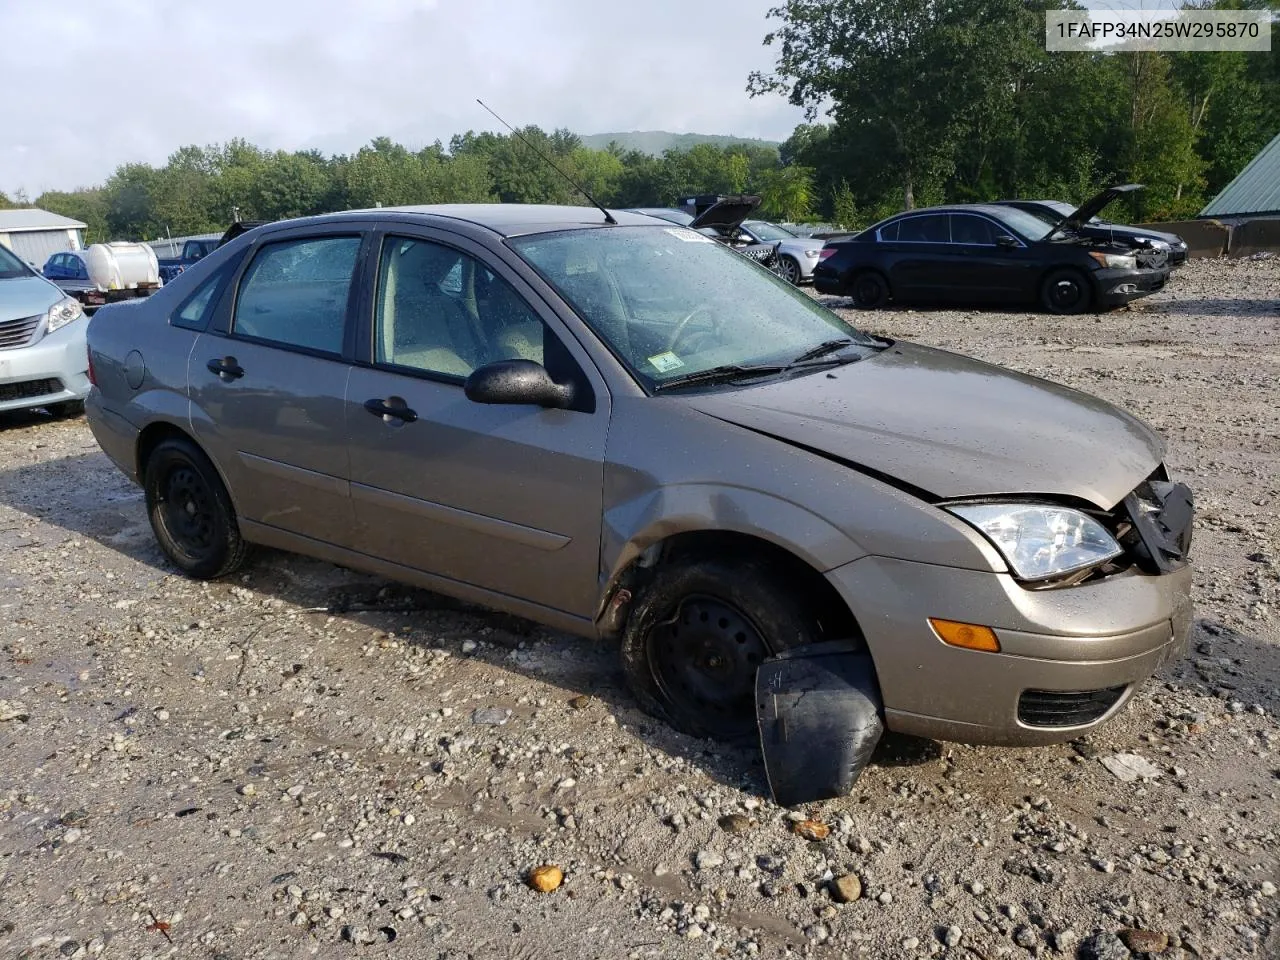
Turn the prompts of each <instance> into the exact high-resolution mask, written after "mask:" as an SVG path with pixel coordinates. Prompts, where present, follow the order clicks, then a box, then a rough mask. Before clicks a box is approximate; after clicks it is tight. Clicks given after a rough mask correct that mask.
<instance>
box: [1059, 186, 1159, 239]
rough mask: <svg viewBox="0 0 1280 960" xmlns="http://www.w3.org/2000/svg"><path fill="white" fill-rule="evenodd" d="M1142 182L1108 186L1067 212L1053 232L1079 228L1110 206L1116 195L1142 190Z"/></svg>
mask: <svg viewBox="0 0 1280 960" xmlns="http://www.w3.org/2000/svg"><path fill="white" fill-rule="evenodd" d="M1141 189H1142V184H1140V183H1122V184H1119V185H1118V186H1114V187H1107V188H1106V189H1105V190H1102V191H1100V192H1099V193H1097V194H1095V195H1094V196H1092V197H1090V198H1089V199H1088V200H1086V201H1085V202H1084V203H1082V204H1080V206H1078V207H1076V208H1075V210H1073V211H1072V212H1071V213H1069V214H1067V215H1066V216H1065V217H1063V218H1062V219H1061V220H1059V221H1058V222H1057V224H1056V225H1055V226H1054V228H1053V231H1052V232H1053V233H1056V232H1058V231H1059V230H1061V229H1062V228H1063V227H1068V228H1071V229H1077V230H1078V229H1079V228H1080V227H1082V226H1084V225H1085V224H1086V223H1088V222H1089V221H1090V220H1091V219H1092V218H1093V217H1096V216H1097V215H1098V214H1100V213H1101V212H1102V211H1103V210H1105V209H1106V208H1107V207H1108V206H1110V204H1111V201H1113V200H1114V199H1115V198H1116V197H1119V196H1123V195H1124V194H1126V193H1133V192H1134V191H1135V190H1141Z"/></svg>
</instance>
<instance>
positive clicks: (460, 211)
mask: <svg viewBox="0 0 1280 960" xmlns="http://www.w3.org/2000/svg"><path fill="white" fill-rule="evenodd" d="M609 212H610V213H611V214H612V215H613V218H614V219H615V220H616V221H618V224H619V225H621V226H644V225H648V226H652V225H654V224H656V223H661V222H662V221H659V220H657V219H656V218H654V217H647V216H643V215H641V214H638V213H628V212H627V211H625V210H611V211H609ZM348 213H349V214H360V215H362V216H368V215H369V214H388V213H394V214H420V215H422V216H424V217H428V216H430V217H448V218H450V219H453V220H463V221H466V222H468V223H473V224H476V225H478V226H481V227H485V228H486V229H489V230H492V231H493V232H494V233H497V234H501V235H502V236H504V237H515V236H520V235H522V234H529V233H545V232H547V231H551V230H568V229H572V228H574V227H601V226H606V225H607V224H605V222H604V214H602V213H601V212H600V211H599V210H598V209H596V208H595V207H587V206H581V207H578V206H555V205H552V204H538V203H434V204H424V205H421V206H405V207H374V208H372V209H369V210H351V211H348ZM343 216H344V214H330V215H329V216H328V217H325V218H323V219H326V220H327V219H330V218H331V217H338V218H340V217H343ZM668 226H669V224H668Z"/></svg>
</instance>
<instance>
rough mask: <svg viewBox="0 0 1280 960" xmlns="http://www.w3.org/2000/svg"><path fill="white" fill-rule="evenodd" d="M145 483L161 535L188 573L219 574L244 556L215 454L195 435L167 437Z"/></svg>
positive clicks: (201, 577)
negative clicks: (211, 456) (202, 446)
mask: <svg viewBox="0 0 1280 960" xmlns="http://www.w3.org/2000/svg"><path fill="white" fill-rule="evenodd" d="M143 487H144V490H145V492H146V500H147V514H148V516H149V517H150V519H151V529H152V530H153V531H154V532H155V535H156V540H158V541H159V543H160V547H161V549H162V550H164V552H165V554H166V555H167V556H168V557H169V559H170V560H172V561H173V562H174V564H175V565H176V566H177V567H178V568H179V569H180V570H181V571H182V572H183V573H185V574H186V575H187V576H189V577H195V578H197V579H199V580H213V579H216V578H217V577H222V576H226V575H227V574H229V573H231V572H233V571H234V570H235V569H236V568H237V567H239V566H240V564H241V563H243V562H244V558H245V555H246V553H247V552H248V545H247V544H246V543H245V542H244V540H243V539H242V538H241V537H240V528H239V526H238V525H237V524H236V515H235V509H234V508H233V507H232V505H231V497H230V496H229V495H228V494H227V490H226V487H224V486H223V485H222V480H221V478H220V477H219V476H218V472H217V470H215V469H214V467H213V464H212V463H210V462H209V458H208V457H206V456H205V455H204V453H203V452H201V450H200V448H199V447H197V446H196V445H195V444H194V443H192V442H191V441H190V440H185V439H181V438H176V437H175V438H173V439H170V440H164V441H162V442H161V443H160V444H159V445H157V446H156V448H155V449H154V450H153V451H152V452H151V455H150V456H149V457H148V458H147V464H146V470H145V473H144V481H143Z"/></svg>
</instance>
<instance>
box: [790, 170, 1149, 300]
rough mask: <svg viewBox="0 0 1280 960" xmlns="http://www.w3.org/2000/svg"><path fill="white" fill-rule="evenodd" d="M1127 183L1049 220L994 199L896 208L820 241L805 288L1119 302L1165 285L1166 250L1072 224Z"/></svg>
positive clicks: (874, 296)
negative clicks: (859, 228) (848, 233)
mask: <svg viewBox="0 0 1280 960" xmlns="http://www.w3.org/2000/svg"><path fill="white" fill-rule="evenodd" d="M1132 189H1134V187H1133V185H1124V186H1120V187H1111V188H1108V189H1107V190H1104V191H1102V193H1100V194H1098V195H1097V196H1095V197H1093V198H1092V199H1091V200H1089V201H1088V202H1087V203H1085V204H1083V205H1082V206H1081V207H1079V208H1078V209H1077V210H1075V211H1072V213H1071V214H1070V215H1068V216H1066V217H1062V218H1061V219H1060V220H1059V221H1057V222H1056V223H1049V222H1046V221H1045V220H1044V219H1042V218H1040V217H1038V216H1036V215H1034V214H1031V213H1028V212H1026V211H1025V210H1020V209H1018V208H1016V207H1011V206H1002V205H999V204H956V205H952V206H945V207H928V208H925V209H920V210H910V211H907V212H906V213H900V214H898V215H897V216H893V217H890V218H888V219H887V220H882V221H881V222H880V223H877V224H875V225H873V226H871V227H869V228H868V229H866V230H864V231H863V232H862V233H860V234H858V235H857V236H855V237H850V238H848V239H842V240H835V241H832V242H830V243H828V244H827V245H826V247H824V248H823V259H822V261H821V262H820V263H819V264H818V266H817V269H815V270H814V286H815V287H816V288H817V290H818V291H819V292H820V293H834V294H842V295H845V296H851V297H852V298H853V300H854V302H855V303H856V305H857V306H860V307H865V308H872V307H881V306H884V305H886V304H887V303H889V302H890V301H891V300H892V301H895V302H898V303H906V302H931V303H971V304H1039V305H1040V306H1041V307H1042V308H1043V309H1045V310H1048V311H1050V312H1052V313H1084V312H1085V311H1088V310H1106V309H1108V308H1111V307H1118V306H1122V305H1123V304H1126V303H1128V302H1130V301H1132V300H1136V299H1137V298H1139V297H1143V296H1146V295H1147V294H1150V293H1154V292H1155V291H1157V290H1159V289H1160V288H1161V287H1163V286H1164V284H1165V282H1166V281H1167V280H1168V278H1169V269H1170V268H1169V262H1168V259H1169V258H1168V251H1167V250H1165V249H1162V248H1160V247H1151V248H1145V249H1139V248H1135V247H1134V245H1133V244H1132V243H1129V242H1126V241H1124V240H1121V239H1117V238H1108V237H1099V236H1091V235H1088V234H1086V233H1085V232H1083V231H1081V230H1080V229H1078V227H1079V225H1080V224H1082V223H1085V222H1087V221H1088V220H1089V219H1090V218H1091V217H1093V216H1096V215H1097V214H1098V213H1099V212H1100V211H1101V210H1102V209H1103V208H1104V207H1105V206H1106V205H1107V204H1108V203H1110V202H1111V201H1112V200H1114V199H1115V198H1116V197H1117V196H1120V195H1122V194H1123V193H1125V192H1127V191H1129V190H1132Z"/></svg>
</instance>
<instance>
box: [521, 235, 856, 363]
mask: <svg viewBox="0 0 1280 960" xmlns="http://www.w3.org/2000/svg"><path fill="white" fill-rule="evenodd" d="M508 243H509V244H510V246H511V247H512V248H513V249H514V250H515V251H516V252H517V253H518V254H519V255H520V256H521V257H523V258H524V259H525V260H526V261H527V262H528V263H529V264H530V266H532V267H533V268H534V269H535V270H537V271H538V273H539V274H541V275H542V277H543V278H544V279H546V281H547V282H548V283H549V284H551V286H552V287H554V288H555V289H556V291H557V292H558V293H559V294H560V295H561V296H562V297H563V298H564V299H565V300H566V301H567V302H568V303H569V305H570V306H571V307H573V309H574V311H575V312H576V313H577V314H578V315H579V316H580V317H581V318H582V319H583V321H584V322H585V323H586V324H587V325H588V326H589V327H590V328H591V329H592V330H593V331H595V333H596V335H597V336H598V337H600V339H601V340H603V341H604V343H605V344H606V345H607V346H608V347H609V348H610V349H611V350H612V351H613V352H614V353H615V354H616V355H617V356H618V357H619V358H621V359H622V360H623V362H625V363H626V364H627V366H628V367H630V368H631V370H632V372H633V373H635V374H636V375H637V377H638V378H639V379H640V380H641V381H642V382H643V383H644V384H645V385H646V386H648V387H649V388H650V389H653V388H656V387H660V386H661V385H662V383H663V382H664V381H667V380H671V379H674V378H676V377H682V376H684V375H686V374H690V373H697V372H699V371H702V370H710V369H712V368H715V367H719V366H722V365H725V364H742V365H748V364H772V363H787V362H790V361H792V360H794V359H795V358H796V357H798V356H801V355H803V354H804V353H806V352H807V351H810V350H813V349H814V348H815V347H817V346H819V345H820V344H825V343H828V342H830V341H833V340H848V341H851V342H852V343H860V344H864V345H866V346H873V345H876V341H874V340H872V339H871V338H869V337H867V336H865V335H864V334H861V333H858V332H857V331H856V330H854V329H852V328H851V327H849V326H848V325H847V324H846V323H844V321H842V320H841V319H840V318H839V317H837V316H835V314H833V313H831V311H829V310H827V309H826V308H825V307H822V306H820V305H819V304H818V303H817V302H816V301H815V300H813V298H811V297H809V296H808V295H806V294H805V293H802V292H800V291H798V290H797V289H796V288H795V287H793V286H791V285H790V284H788V283H785V282H784V281H781V280H779V279H778V278H777V277H775V276H773V274H771V273H770V272H769V271H768V270H766V269H764V268H762V267H760V266H758V265H756V264H755V263H753V262H751V261H750V260H748V259H747V258H746V257H744V256H742V255H741V254H738V253H735V252H733V251H732V250H730V249H728V248H727V247H725V246H724V245H723V244H720V243H716V242H715V241H714V240H710V239H708V238H706V237H704V236H702V235H701V234H699V233H698V232H697V231H694V230H689V229H687V228H684V227H675V226H670V227H656V226H655V227H647V226H645V227H641V226H636V227H605V228H599V229H590V230H566V231H561V232H557V233H543V234H533V235H530V236H526V237H518V238H514V239H511V240H509V241H508Z"/></svg>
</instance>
